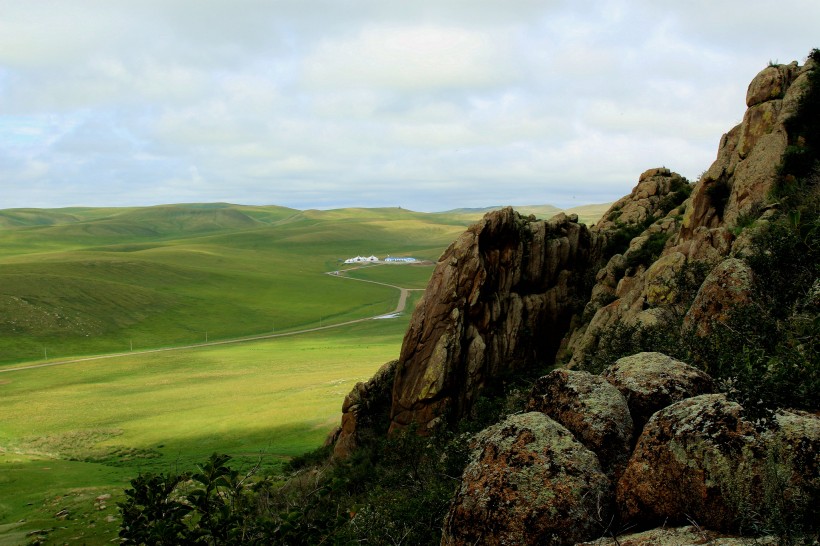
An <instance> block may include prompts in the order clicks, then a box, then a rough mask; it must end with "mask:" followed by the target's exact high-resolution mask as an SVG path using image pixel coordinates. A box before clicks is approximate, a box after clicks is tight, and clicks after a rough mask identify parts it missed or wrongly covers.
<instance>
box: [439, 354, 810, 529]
mask: <svg viewBox="0 0 820 546" xmlns="http://www.w3.org/2000/svg"><path fill="white" fill-rule="evenodd" d="M711 385H712V381H711V379H710V378H709V377H708V376H705V374H703V373H702V372H700V371H698V370H696V369H694V368H692V367H691V366H689V365H687V364H684V363H682V362H678V361H675V360H672V359H670V358H669V357H667V356H666V355H663V354H660V353H643V354H638V355H634V356H633V357H630V358H625V359H622V360H620V361H618V362H617V363H616V364H614V365H613V366H611V367H610V368H608V369H607V370H605V371H604V373H603V374H602V375H601V376H592V375H591V374H588V373H587V372H578V371H567V370H557V371H554V372H552V373H551V374H549V375H547V376H545V377H543V378H541V379H540V380H539V381H538V382H537V383H536V386H535V387H534V389H533V393H532V396H531V398H530V401H529V403H528V404H527V407H526V410H527V411H528V412H527V413H523V414H518V415H514V416H512V417H509V418H508V419H506V420H505V421H502V422H501V423H498V424H496V425H493V426H491V427H489V428H488V429H486V430H484V431H483V432H481V433H480V434H479V435H478V436H477V438H476V440H475V442H474V444H473V451H472V456H471V458H470V462H469V464H468V466H467V468H466V470H465V471H464V474H463V475H462V478H461V486H460V487H459V490H458V492H457V494H456V497H455V499H454V501H453V503H452V506H451V509H450V512H449V515H448V517H447V519H446V521H445V528H444V538H443V539H442V544H447V545H467V544H475V543H481V544H555V545H564V544H567V545H568V544H575V543H577V542H579V541H584V540H591V539H594V538H597V537H602V536H604V537H606V536H615V535H616V533H617V530H618V529H619V528H631V527H636V526H637V527H638V528H647V527H653V526H657V525H664V526H666V525H667V524H672V525H679V524H686V523H687V522H692V521H693V522H695V523H697V525H698V526H699V527H700V528H701V530H700V531H698V533H699V534H700V536H701V537H703V536H707V535H708V536H711V537H712V538H715V537H717V536H718V532H732V531H737V530H738V528H739V527H740V526H741V523H742V522H741V518H742V517H743V516H744V515H745V516H749V517H751V516H752V515H754V514H759V513H761V512H762V511H763V509H764V503H765V502H770V501H771V499H768V500H767V499H765V498H764V497H765V494H764V493H763V491H764V490H766V488H772V491H774V490H777V491H780V494H783V493H782V491H783V490H785V489H788V491H789V492H788V495H791V496H793V497H795V498H796V497H802V498H807V499H812V498H813V499H817V497H818V495H819V494H820V476H818V463H819V462H820V417H818V416H815V415H810V414H806V413H789V412H783V411H781V412H780V413H779V414H778V415H777V416H776V419H775V421H774V422H773V423H770V424H767V425H765V426H761V425H760V424H759V423H753V422H751V421H749V420H747V419H746V417H745V415H744V411H743V408H742V407H741V406H740V405H738V404H737V403H735V402H732V401H729V400H728V399H727V398H726V396H725V395H723V394H701V393H702V392H704V391H707V392H708V391H709V389H710V388H711ZM607 386H608V387H609V388H607ZM622 393H624V394H622ZM627 406H628V408H627ZM531 410H536V411H531ZM648 412H651V414H650V415H649V418H648V422H647V423H646V425H645V426H644V427H643V431H642V432H640V433H639V436H638V437H637V439H636V443H635V442H633V439H632V437H631V431H632V428H631V419H630V413H631V414H632V415H633V416H637V417H638V418H641V416H643V415H646V414H647V413H648ZM605 438H608V439H610V440H611V442H605V441H603V440H604V439H605ZM633 446H634V447H633ZM607 465H609V471H608V472H607ZM775 482H776V483H775ZM778 488H779V489H778ZM770 492H771V491H770ZM702 529H709V530H710V531H703V530H702ZM668 533H672V531H667V530H655V531H653V532H652V533H650V534H644V535H643V537H641V536H636V537H635V538H632V539H629V540H631V541H632V542H623V541H620V539H619V542H618V543H620V544H623V543H632V544H659V543H663V544H666V543H669V544H692V542H685V540H689V539H687V538H682V537H687V536H691V534H692V531H691V530H690V531H675V532H674V533H672V534H671V535H669V536H668V537H667V538H666V539H664V540H667V539H668V541H667V542H652V540H660V539H659V538H658V536H659V535H666V534H668ZM651 537H655V538H651ZM675 537H677V538H675ZM627 538H628V537H627ZM624 540H626V539H624ZM675 540H679V542H675ZM717 543H725V544H732V542H717Z"/></svg>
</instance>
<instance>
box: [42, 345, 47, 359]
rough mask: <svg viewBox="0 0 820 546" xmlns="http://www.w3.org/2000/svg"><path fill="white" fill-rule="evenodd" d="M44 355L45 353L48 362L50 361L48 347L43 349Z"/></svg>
mask: <svg viewBox="0 0 820 546" xmlns="http://www.w3.org/2000/svg"><path fill="white" fill-rule="evenodd" d="M43 353H45V355H46V360H48V349H47V348H46V347H43Z"/></svg>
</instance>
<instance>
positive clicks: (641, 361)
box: [603, 353, 714, 434]
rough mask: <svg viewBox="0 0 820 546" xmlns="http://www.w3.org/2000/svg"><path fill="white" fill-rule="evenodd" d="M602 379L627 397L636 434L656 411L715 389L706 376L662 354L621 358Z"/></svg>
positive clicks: (642, 354) (644, 354)
mask: <svg viewBox="0 0 820 546" xmlns="http://www.w3.org/2000/svg"><path fill="white" fill-rule="evenodd" d="M603 376H604V378H606V380H607V381H609V382H610V383H612V384H613V385H615V387H617V388H618V390H619V391H621V394H623V395H624V398H626V402H627V404H628V405H629V411H630V413H631V414H632V421H633V423H634V425H635V431H636V433H637V434H640V431H641V430H642V429H643V426H644V424H645V423H646V422H647V421H648V420H649V418H650V417H651V416H652V414H653V413H655V412H656V411H658V410H660V409H662V408H665V407H666V406H668V405H670V404H672V403H674V402H677V401H679V400H683V399H684V398H690V397H692V396H698V395H700V394H704V393H710V392H712V390H713V388H714V387H713V383H712V378H711V377H709V376H708V375H707V374H706V373H704V372H702V371H701V370H698V369H697V368H695V367H693V366H690V365H689V364H685V363H683V362H680V361H678V360H675V359H673V358H670V357H668V356H666V355H665V354H662V353H638V354H635V355H632V356H627V357H624V358H621V359H619V360H618V361H616V362H615V364H613V365H612V366H610V367H609V368H607V369H606V370H605V371H604V373H603Z"/></svg>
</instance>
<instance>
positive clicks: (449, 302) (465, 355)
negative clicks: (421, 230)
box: [391, 208, 597, 432]
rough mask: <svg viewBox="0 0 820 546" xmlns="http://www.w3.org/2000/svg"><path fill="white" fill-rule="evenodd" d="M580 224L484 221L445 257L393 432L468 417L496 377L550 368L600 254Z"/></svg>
mask: <svg viewBox="0 0 820 546" xmlns="http://www.w3.org/2000/svg"><path fill="white" fill-rule="evenodd" d="M577 220H578V219H577V216H575V215H571V216H566V215H564V214H559V215H558V216H556V217H554V218H553V219H551V220H547V221H536V220H535V219H534V218H525V217H522V216H520V215H519V214H518V213H516V212H515V211H513V210H512V209H511V208H506V209H503V210H500V211H495V212H491V213H489V214H487V215H486V216H485V217H484V218H483V219H482V220H481V221H480V222H479V223H477V224H475V225H473V226H471V227H470V228H469V229H468V230H467V231H466V232H465V233H464V234H463V235H461V236H460V237H459V238H458V239H457V240H456V241H455V242H454V243H453V244H452V245H451V246H450V247H449V248H448V249H447V250H446V251H445V253H444V254H443V255H442V257H441V258H440V260H439V262H438V264H437V266H436V268H435V270H434V271H433V274H432V277H431V279H430V282H429V284H428V286H427V291H426V293H425V297H424V299H423V300H422V302H421V303H420V304H419V306H418V307H417V308H416V311H415V312H414V313H413V317H412V319H411V321H410V326H409V328H408V330H407V333H406V335H405V337H404V342H403V344H402V349H401V355H400V357H399V364H398V367H397V370H396V381H395V384H394V387H393V406H392V409H391V419H392V425H391V429H399V428H402V427H405V426H407V425H409V424H411V423H414V422H415V423H417V424H418V426H419V430H420V431H422V432H424V431H425V430H426V429H427V428H428V427H430V426H431V425H432V424H434V423H435V422H436V420H437V419H438V418H439V417H441V416H444V415H446V416H447V418H448V419H450V421H451V423H455V422H457V421H458V420H459V419H460V418H461V417H463V416H464V415H466V414H467V413H469V411H470V409H471V408H472V406H473V403H474V401H475V399H476V397H477V396H478V393H479V392H480V391H481V390H482V389H484V388H485V386H486V385H487V384H488V383H490V382H494V381H496V380H497V378H499V377H501V376H503V375H508V374H509V373H510V372H516V371H520V370H523V369H527V368H533V367H535V366H541V365H543V364H544V363H550V362H552V361H553V360H554V357H555V353H556V352H557V350H558V347H559V344H560V342H561V339H562V338H563V336H564V334H565V333H566V332H567V330H568V329H569V325H570V320H571V319H572V316H573V313H574V311H575V307H576V306H577V305H578V302H579V301H583V300H585V299H586V298H587V297H588V294H587V293H586V292H585V291H584V290H588V289H589V287H586V288H584V285H583V277H584V275H583V272H584V271H586V269H587V268H588V267H589V266H590V264H591V263H593V262H594V261H595V260H596V256H597V250H596V249H597V246H596V243H595V239H594V238H593V237H592V235H591V234H590V232H589V231H588V229H587V227H586V226H584V225H582V224H579V223H578V221H577Z"/></svg>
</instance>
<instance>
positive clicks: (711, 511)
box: [617, 394, 759, 531]
mask: <svg viewBox="0 0 820 546" xmlns="http://www.w3.org/2000/svg"><path fill="white" fill-rule="evenodd" d="M741 414H742V408H741V407H740V406H739V405H738V404H737V403H735V402H729V401H727V400H726V397H725V396H724V395H722V394H706V395H702V396H697V397H695V398H689V399H687V400H683V401H681V402H677V403H675V404H673V405H671V406H669V407H667V408H664V409H662V410H661V411H659V412H658V413H656V414H655V415H654V416H653V417H652V419H651V420H650V421H649V422H648V423H647V425H646V427H645V428H644V431H643V433H642V434H641V437H640V439H639V440H638V445H637V446H636V447H635V452H634V453H633V455H632V458H631V459H630V460H629V465H628V466H627V468H626V471H625V472H624V473H623V475H622V476H621V479H620V481H619V482H618V490H617V496H618V506H619V508H620V511H621V516H622V518H623V519H624V520H625V521H628V522H633V523H637V524H638V525H645V524H650V525H651V524H656V525H657V524H660V523H663V522H666V521H669V522H670V523H685V522H686V521H687V519H686V518H687V517H688V518H691V520H692V521H695V522H697V523H698V525H700V526H703V527H706V528H708V529H717V530H724V531H728V530H730V529H732V528H734V526H735V518H736V515H737V513H736V507H734V506H731V503H730V501H729V499H727V498H726V497H725V496H724V494H723V492H722V490H721V486H720V482H721V480H724V479H726V478H727V477H728V476H729V475H730V474H732V473H733V471H734V470H735V469H736V467H737V464H738V463H737V462H738V461H740V460H741V458H742V456H743V453H744V451H746V450H749V449H751V448H753V446H755V444H756V443H758V440H759V438H758V434H757V432H756V431H755V428H754V427H753V426H752V425H751V424H750V423H748V422H746V421H745V420H743V419H742V415H741Z"/></svg>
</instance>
